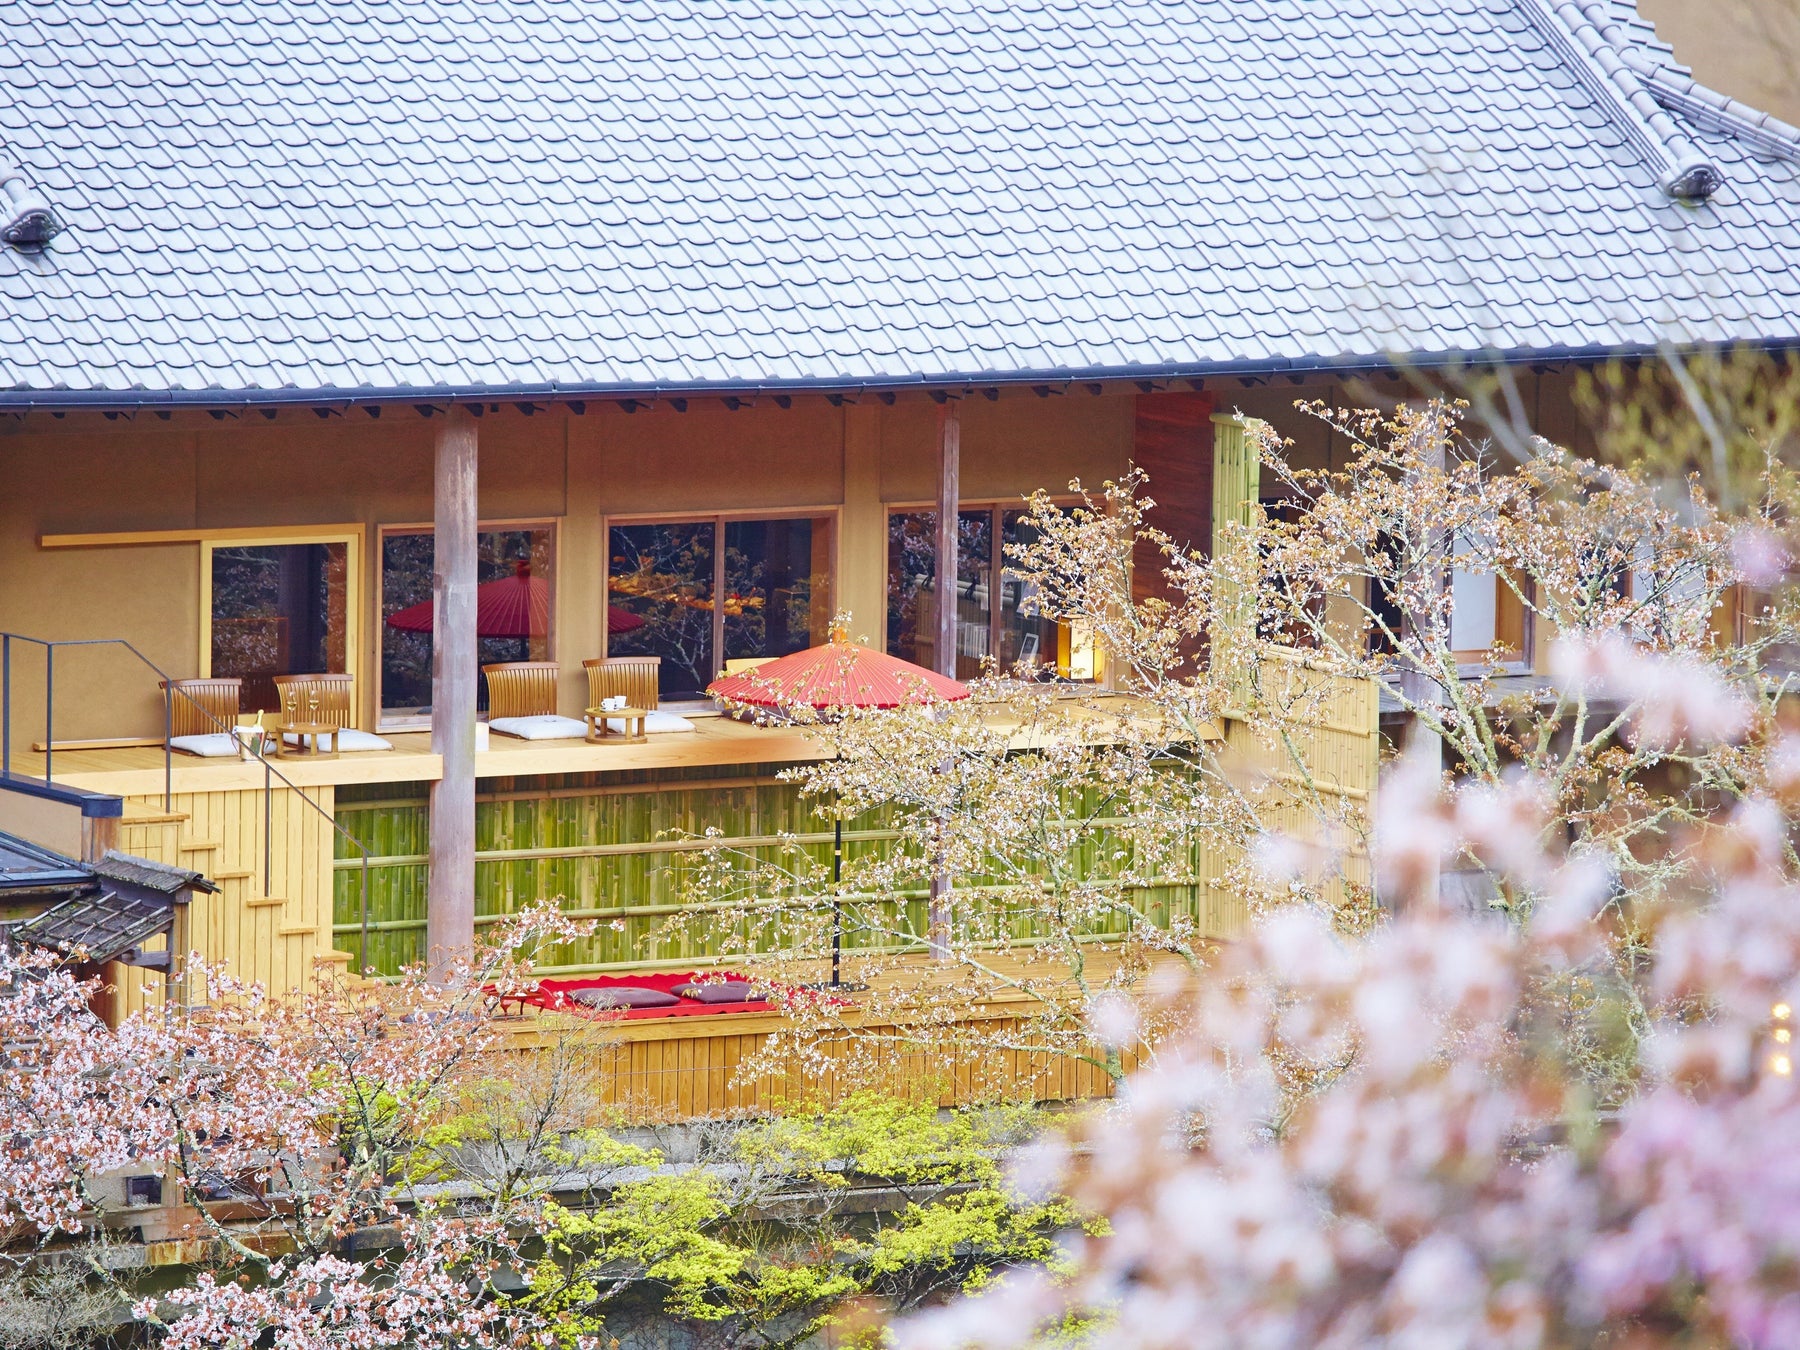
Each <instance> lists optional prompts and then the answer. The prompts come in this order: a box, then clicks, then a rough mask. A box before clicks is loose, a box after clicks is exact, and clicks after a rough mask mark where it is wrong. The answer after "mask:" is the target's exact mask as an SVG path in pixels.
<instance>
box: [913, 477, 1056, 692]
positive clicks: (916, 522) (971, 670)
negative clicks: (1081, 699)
mask: <svg viewBox="0 0 1800 1350" xmlns="http://www.w3.org/2000/svg"><path fill="white" fill-rule="evenodd" d="M956 525H957V529H956V533H957V550H956V675H957V678H958V679H970V678H972V677H974V676H976V675H979V674H980V673H981V671H982V667H983V664H984V663H985V662H986V661H987V660H988V659H989V658H990V657H991V658H992V660H993V662H994V664H995V665H996V666H997V667H998V668H1000V669H1002V670H1007V671H1010V670H1012V669H1013V668H1014V667H1015V666H1018V665H1019V664H1021V663H1024V664H1026V665H1029V666H1030V667H1032V668H1033V669H1037V670H1047V669H1051V668H1058V669H1060V670H1061V673H1063V674H1070V673H1071V672H1070V671H1069V670H1068V669H1067V668H1066V667H1067V662H1068V660H1069V657H1068V654H1067V647H1068V644H1067V642H1066V641H1064V642H1062V643H1061V644H1060V646H1059V641H1058V631H1057V627H1058V626H1057V625H1056V624H1055V623H1053V622H1051V621H1050V620H1048V619H1046V618H1044V617H1042V616H1041V615H1037V614H1029V615H1028V614H1027V613H1026V612H1025V609H1026V605H1025V602H1026V600H1027V599H1028V598H1029V596H1030V594H1031V585H1030V583H1029V582H1027V581H1025V580H1024V578H1022V577H1019V576H1015V575H1013V574H1012V573H1011V572H1010V571H1009V570H1008V569H1007V567H1006V553H1005V549H1006V546H1008V545H1016V544H1024V543H1029V542H1031V536H1032V534H1033V533H1034V531H1033V528H1032V526H1031V524H1030V520H1029V517H1028V515H1027V513H1026V512H1025V511H1023V510H1017V509H1007V508H1002V507H998V506H993V507H979V508H975V509H972V510H971V509H964V510H961V511H958V512H957V521H956ZM996 533H998V535H999V539H1000V545H1001V546H1000V547H999V548H995V547H994V539H995V535H996ZM936 585H937V512H935V511H896V512H893V513H892V514H890V515H889V516H888V606H887V649H888V651H889V652H890V653H891V654H893V655H895V656H898V657H901V658H903V659H905V660H907V661H912V662H915V663H916V664H918V665H921V666H925V667H927V668H928V669H932V670H935V669H937V636H938V626H937V594H936V589H935V588H936ZM996 599H998V602H999V603H998V604H997V605H996V604H995V600H996ZM1091 664H1092V663H1091V661H1090V662H1089V663H1088V667H1089V674H1088V675H1087V676H1086V677H1088V678H1091ZM1076 678H1084V676H1082V675H1079V674H1077V675H1076Z"/></svg>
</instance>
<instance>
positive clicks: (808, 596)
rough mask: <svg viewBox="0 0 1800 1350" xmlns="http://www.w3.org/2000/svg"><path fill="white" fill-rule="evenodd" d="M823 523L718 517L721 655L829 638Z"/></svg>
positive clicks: (762, 652) (772, 652) (767, 652)
mask: <svg viewBox="0 0 1800 1350" xmlns="http://www.w3.org/2000/svg"><path fill="white" fill-rule="evenodd" d="M830 535H831V531H830V522H829V521H828V520H809V519H806V518H805V517H796V518H791V519H777V520H728V521H726V522H725V659H726V660H727V661H733V660H739V659H742V658H746V657H758V656H786V655H787V654H788V653H789V652H798V651H805V650H806V649H807V648H808V647H816V646H817V645H818V644H819V643H821V642H825V641H827V640H829V638H830V633H829V631H828V630H829V629H830V627H831V607H830V604H829V598H830V597H829V595H828V594H822V592H826V591H828V589H829V581H830V576H831V560H830V557H829V555H828V549H829V546H830Z"/></svg>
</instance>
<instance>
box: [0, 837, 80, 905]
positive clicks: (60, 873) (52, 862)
mask: <svg viewBox="0 0 1800 1350" xmlns="http://www.w3.org/2000/svg"><path fill="white" fill-rule="evenodd" d="M92 882H93V876H92V874H91V873H90V872H89V871H88V869H87V868H86V867H84V866H82V864H80V863H78V862H76V861H75V860H74V859H73V858H67V857H64V856H63V855H62V854H60V853H58V852H56V851H55V850H53V849H48V848H45V847H44V846H43V845H41V844H34V843H32V842H31V841H29V840H27V839H21V838H19V837H18V836H17V835H12V834H0V899H4V898H6V897H7V896H8V895H16V894H18V893H20V892H41V891H65V890H73V889H78V888H80V887H84V886H88V885H90V884H92Z"/></svg>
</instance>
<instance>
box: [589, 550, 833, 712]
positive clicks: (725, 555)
mask: <svg viewBox="0 0 1800 1350" xmlns="http://www.w3.org/2000/svg"><path fill="white" fill-rule="evenodd" d="M607 558H608V562H607V578H606V585H607V597H606V606H607V609H606V629H607V642H606V649H607V653H608V655H611V656H660V657H661V658H662V685H661V689H660V696H661V697H662V698H663V699H665V700H670V701H673V700H680V699H694V698H699V697H701V695H702V693H703V691H704V690H705V688H706V686H707V685H709V684H711V683H712V681H713V680H714V678H716V677H717V675H718V673H719V671H720V670H721V669H722V668H723V666H724V664H725V663H726V662H727V661H738V660H745V659H751V658H757V657H774V656H786V655H787V654H788V653H789V652H797V651H801V650H803V649H804V648H807V647H810V646H814V645H816V644H818V643H821V642H824V641H825V640H826V638H827V630H828V628H829V626H830V622H831V603H832V599H831V520H830V518H829V517H805V516H794V517H784V516H776V517H771V518H769V519H766V520H725V519H721V518H718V517H714V518H711V519H706V520H687V521H658V522H654V523H646V524H636V525H614V526H613V527H612V528H611V530H610V532H609V535H608V549H607ZM715 596H721V597H723V604H719V605H715V604H714V597H715Z"/></svg>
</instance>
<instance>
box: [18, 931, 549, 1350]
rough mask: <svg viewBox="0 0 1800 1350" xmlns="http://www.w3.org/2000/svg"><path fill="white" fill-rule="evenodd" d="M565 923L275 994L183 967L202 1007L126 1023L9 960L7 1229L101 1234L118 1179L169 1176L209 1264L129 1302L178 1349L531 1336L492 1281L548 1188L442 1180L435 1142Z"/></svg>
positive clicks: (34, 968)
mask: <svg viewBox="0 0 1800 1350" xmlns="http://www.w3.org/2000/svg"><path fill="white" fill-rule="evenodd" d="M578 929H579V925H575V924H571V923H570V922H569V921H568V920H566V919H564V918H563V917H562V916H561V915H560V914H558V913H557V912H556V911H555V910H554V908H550V907H546V908H544V909H541V910H537V911H533V912H531V913H529V914H527V915H524V916H521V917H520V918H519V919H518V920H516V921H514V922H512V923H509V924H508V925H505V926H504V927H503V929H502V931H499V932H498V933H497V934H496V935H495V937H494V939H493V945H492V946H491V947H489V948H487V949H485V950H483V951H482V952H481V953H479V954H478V955H477V956H475V957H474V958H472V959H468V960H464V961H462V962H459V963H457V964H456V965H455V966H454V967H452V968H450V969H449V970H447V971H441V972H435V973H434V974H433V976H431V977H427V975H426V974H425V972H424V971H422V970H420V971H416V972H411V973H409V974H407V975H406V976H404V977H403V978H402V979H401V980H400V981H399V982H398V983H397V984H395V985H392V986H383V985H375V984H365V983H362V982H359V981H348V980H345V979H343V978H341V977H339V978H327V979H325V980H324V982H322V983H321V984H320V985H319V986H318V987H316V988H315V989H313V990H311V991H308V992H306V993H304V994H301V995H298V996H296V997H292V998H288V999H273V998H270V997H268V996H267V994H266V992H265V991H264V990H263V989H262V988H260V987H259V986H256V985H252V984H246V983H244V982H242V981H239V980H237V979H235V978H233V977H232V976H230V975H229V974H228V973H227V972H225V971H223V970H220V969H217V968H209V967H207V966H205V965H204V964H203V963H201V962H199V961H198V960H197V959H195V960H193V961H191V962H190V965H189V971H188V979H189V983H190V985H191V986H193V987H196V988H202V989H204V990H205V999H204V1002H203V1003H202V1004H201V1005H200V1006H198V1007H195V1008H193V1009H190V1010H188V1011H186V1012H185V1013H184V1014H182V1015H179V1016H173V1015H165V1014H164V1013H162V1012H161V1011H158V1010H151V1011H147V1012H144V1013H140V1014H137V1015H134V1016H132V1017H130V1018H128V1019H127V1020H126V1021H125V1022H123V1023H122V1024H121V1025H120V1026H118V1027H117V1028H109V1027H107V1026H106V1025H105V1024H104V1023H103V1022H101V1021H100V1020H99V1019H98V1018H96V1017H94V1016H93V1014H92V1013H91V1012H90V1011H89V1009H88V1001H89V997H90V995H91V993H92V992H93V991H92V987H91V982H88V981H83V980H80V979H78V978H76V977H75V976H74V975H72V974H70V973H69V971H68V970H67V969H66V968H64V967H62V966H59V965H57V964H56V963H55V962H54V961H53V959H52V958H50V957H48V956H45V955H42V954H34V953H30V952H27V953H23V954H9V955H8V956H6V957H5V959H4V962H3V963H0V990H3V991H4V997H0V1045H4V1046H5V1047H6V1051H5V1057H4V1059H3V1060H0V1139H4V1140H5V1144H4V1146H3V1147H0V1222H4V1223H6V1224H7V1225H8V1227H9V1228H10V1229H11V1230H12V1232H13V1234H14V1236H15V1238H18V1237H21V1236H23V1235H25V1234H28V1233H35V1234H36V1235H37V1239H38V1241H39V1243H40V1245H43V1246H46V1247H48V1246H50V1245H51V1244H53V1243H54V1244H58V1245H63V1246H66V1245H67V1244H68V1243H69V1242H70V1241H71V1240H79V1239H80V1238H81V1237H82V1236H83V1235H88V1236H89V1237H90V1238H94V1237H95V1236H96V1234H97V1230H99V1229H101V1228H102V1227H103V1226H104V1224H105V1223H106V1222H107V1218H108V1215H107V1214H106V1213H105V1212H104V1209H105V1206H104V1199H105V1189H106V1182H107V1180H108V1178H109V1175H111V1174H117V1173H119V1172H122V1171H126V1170H129V1171H131V1172H133V1173H137V1174H142V1173H145V1172H149V1173H154V1174H159V1175H160V1177H161V1182H162V1187H163V1190H164V1195H165V1200H166V1201H167V1202H168V1203H170V1204H173V1205H177V1206H182V1207H183V1208H181V1209H180V1210H179V1211H178V1212H182V1213H185V1214H186V1215H187V1219H188V1227H187V1234H186V1236H187V1237H188V1238H189V1239H190V1240H192V1241H194V1242H195V1243H197V1244H198V1249H199V1250H201V1251H203V1252H204V1253H205V1254H206V1257H205V1267H206V1268H204V1269H201V1270H200V1271H199V1273H198V1274H197V1275H195V1277H194V1278H193V1279H192V1280H190V1281H189V1282H187V1283H185V1284H182V1285H180V1286H178V1287H176V1288H174V1289H173V1290H170V1291H168V1292H167V1293H165V1294H163V1295H160V1296H147V1297H144V1298H141V1299H140V1300H139V1301H138V1302H137V1304H136V1306H135V1310H134V1311H135V1315H136V1316H137V1317H138V1318H140V1319H141V1320H143V1321H144V1322H147V1323H148V1324H150V1325H151V1326H152V1327H154V1328H156V1329H157V1330H158V1332H159V1333H160V1342H161V1343H162V1344H164V1345H167V1346H170V1347H175V1348H177V1350H180V1348H181V1347H195V1348H196V1350H197V1348H198V1347H201V1346H208V1347H212V1346H221V1345H225V1346H230V1345H239V1346H250V1345H255V1344H259V1343H261V1342H262V1339H263V1338H264V1337H266V1336H273V1337H274V1338H275V1343H276V1344H278V1345H281V1346H291V1347H296V1348H297V1347H308V1348H310V1347H325V1346H359V1347H361V1346H381V1345H401V1344H406V1345H418V1346H432V1345H443V1346H450V1345H457V1346H465V1345H492V1344H500V1343H503V1342H504V1343H507V1344H514V1343H522V1342H524V1341H526V1340H529V1339H530V1338H532V1337H533V1336H535V1335H537V1334H538V1333H539V1332H541V1331H542V1330H543V1328H542V1325H541V1322H540V1320H539V1319H535V1318H533V1317H532V1316H531V1315H529V1314H528V1313H527V1312H525V1311H523V1310H521V1309H520V1308H518V1307H517V1306H515V1305H513V1304H510V1303H509V1302H508V1301H507V1300H506V1299H505V1298H503V1297H499V1296H497V1293H496V1290H495V1289H494V1288H493V1286H492V1285H491V1283H490V1279H491V1277H492V1275H493V1274H494V1273H495V1272H496V1271H497V1270H499V1269H501V1268H503V1267H510V1268H514V1269H517V1268H520V1266H521V1264H522V1263H521V1258H520V1256H519V1253H518V1249H517V1244H518V1242H519V1241H520V1240H521V1239H522V1238H523V1237H524V1236H525V1235H528V1234H529V1233H531V1232H533V1231H535V1229H536V1226H537V1221H538V1218H539V1213H540V1209H541V1204H542V1195H541V1193H539V1192H538V1191H535V1190H532V1189H530V1188H523V1187H518V1186H512V1187H505V1186H497V1185H491V1184H490V1185H486V1186H480V1185H476V1186H469V1185H463V1186H454V1185H445V1184H444V1180H443V1166H442V1157H441V1154H437V1153H434V1152H433V1150H432V1149H431V1147H430V1144H431V1141H432V1139H433V1136H434V1132H436V1131H437V1130H439V1129H440V1128H441V1126H442V1124H443V1122H444V1121H445V1120H446V1119H448V1118H451V1117H453V1116H454V1115H455V1113H456V1112H457V1111H458V1110H459V1109H460V1108H461V1106H462V1105H463V1104H464V1098H465V1094H466V1091H467V1089H468V1088H469V1086H470V1084H471V1083H472V1082H474V1081H476V1080H477V1079H478V1078H479V1077H481V1076H483V1075H486V1074H489V1073H491V1072H492V1071H493V1069H492V1064H493V1060H494V1058H495V1057H496V1056H497V1055H501V1054H504V1053H507V1052H505V1051H504V1049H503V1046H502V1043H501V1037H502V1031H501V1029H500V1028H499V1027H498V1025H497V1024H496V1022H495V1020H494V1018H493V1017H492V1015H491V1014H492V1006H493V1000H494V999H495V997H496V996H497V995H498V994H502V993H504V992H506V991H507V990H508V989H509V988H510V987H512V986H515V985H518V984H520V983H521V982H523V981H525V980H527V979H528V978H529V977H528V973H527V972H528V965H527V964H526V962H525V961H524V959H523V958H522V955H521V953H522V952H525V951H528V950H529V949H530V948H531V947H533V946H534V945H536V944H537V943H540V942H543V941H546V940H550V941H560V940H566V939H567V938H569V937H573V936H578V935H579V933H578ZM15 1245H16V1243H15ZM95 1267H96V1271H97V1273H101V1267H102V1263H100V1262H96V1263H95Z"/></svg>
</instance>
